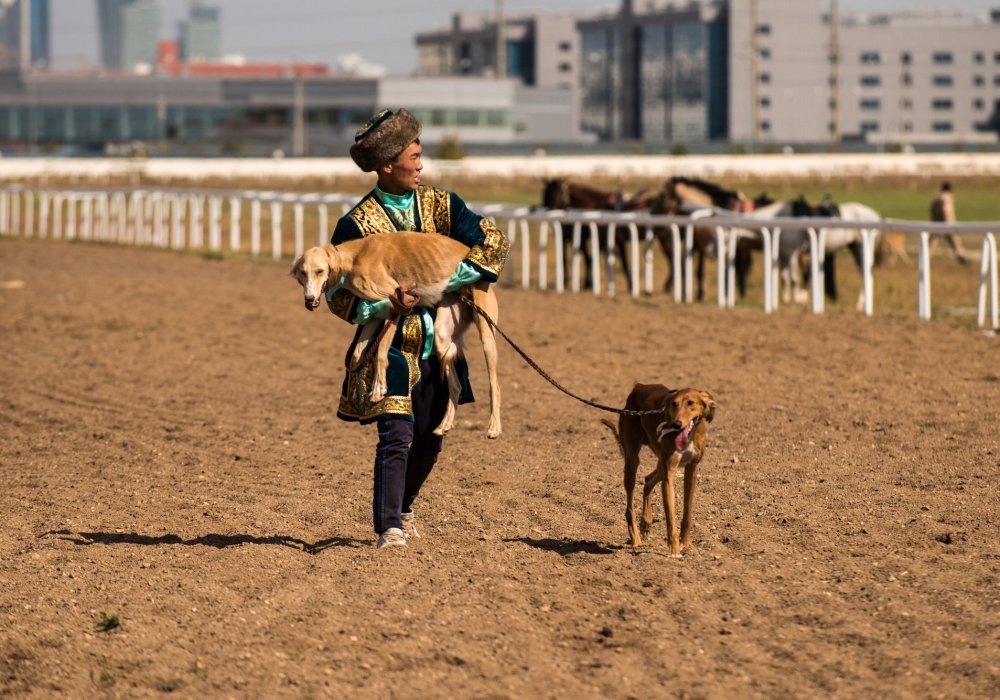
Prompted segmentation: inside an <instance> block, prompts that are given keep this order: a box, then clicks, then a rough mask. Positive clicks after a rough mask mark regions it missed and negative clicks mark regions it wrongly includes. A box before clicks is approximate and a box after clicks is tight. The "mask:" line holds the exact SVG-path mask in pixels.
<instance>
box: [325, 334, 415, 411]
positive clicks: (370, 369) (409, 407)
mask: <svg viewBox="0 0 1000 700" xmlns="http://www.w3.org/2000/svg"><path fill="white" fill-rule="evenodd" d="M402 333H403V338H402V342H401V343H400V347H399V349H400V351H401V352H402V353H403V358H404V359H405V360H406V366H407V370H408V372H409V377H408V379H409V389H408V391H407V394H406V396H386V397H385V398H383V399H382V400H381V401H379V402H378V403H377V404H374V405H372V404H371V403H370V402H369V400H368V396H369V395H370V393H371V386H372V382H373V381H374V379H375V363H374V362H369V363H368V364H367V365H365V366H364V367H363V368H361V369H360V370H359V371H356V372H351V371H348V373H347V386H346V388H345V389H344V394H343V395H342V396H341V397H340V407H339V408H338V412H339V413H340V414H341V415H344V416H347V417H349V418H357V419H360V420H367V419H369V418H377V417H378V416H382V415H390V414H391V415H405V416H409V415H412V414H413V400H412V398H411V397H412V395H413V387H414V386H416V384H417V382H418V381H420V354H421V353H422V352H423V347H424V324H423V322H421V320H420V315H419V314H413V315H411V316H407V317H406V318H405V319H404V320H403V330H402Z"/></svg>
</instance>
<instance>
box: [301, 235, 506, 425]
mask: <svg viewBox="0 0 1000 700" xmlns="http://www.w3.org/2000/svg"><path fill="white" fill-rule="evenodd" d="M468 252H469V248H468V246H466V245H465V244H463V243H461V242H460V241H456V240H455V239H453V238H449V237H447V236H442V235H440V234H437V233H419V232H407V231H400V232H395V233H383V234H379V235H375V236H366V237H364V238H359V239H356V240H352V241H347V242H345V243H341V244H340V245H337V246H332V245H326V246H322V247H319V246H317V247H315V248H310V249H309V250H307V251H305V252H304V253H303V254H302V255H301V256H299V258H298V259H297V260H296V261H295V262H294V263H293V265H292V270H291V274H292V275H293V276H294V277H295V279H297V280H298V282H299V284H301V285H302V287H303V294H304V299H305V306H306V308H307V309H309V310H310V311H312V310H314V309H316V308H317V307H318V306H319V305H320V302H321V301H322V299H323V297H324V293H325V291H326V289H327V287H331V286H333V285H336V284H337V283H338V281H339V280H341V279H342V278H343V286H344V287H345V288H346V289H347V290H349V291H350V292H352V293H353V294H355V295H357V296H359V297H361V298H362V299H367V300H369V301H379V300H381V299H385V298H387V297H389V296H390V295H392V294H393V293H394V292H395V291H396V289H402V290H406V291H408V292H410V293H411V294H415V295H417V296H418V297H419V299H418V301H417V304H418V305H420V306H427V307H434V306H437V307H438V310H437V316H436V319H435V322H434V351H435V353H436V354H437V356H438V358H439V359H440V360H441V372H442V374H443V375H444V376H446V377H447V378H448V390H449V401H448V409H447V411H446V412H445V416H444V418H443V419H442V421H441V424H440V425H439V426H438V427H437V428H436V429H435V430H434V432H435V434H437V435H444V434H445V433H447V432H448V431H449V430H450V429H451V428H452V426H453V425H454V423H455V409H456V407H457V405H458V397H459V393H460V391H461V384H460V380H459V378H458V373H457V372H455V371H452V367H451V366H452V364H453V363H454V361H455V360H456V359H457V358H458V357H459V356H460V355H461V354H462V351H463V348H464V339H465V334H466V332H467V331H468V329H469V326H470V325H471V324H472V323H473V322H475V324H476V326H477V327H478V329H479V338H480V340H481V341H482V343H483V353H484V354H485V356H486V369H487V372H488V373H489V380H490V423H489V427H488V428H487V432H486V435H487V437H490V438H495V437H498V436H499V435H500V432H501V425H500V384H499V382H498V380H497V344H496V337H495V336H494V334H493V329H492V328H490V326H489V324H488V323H487V321H486V319H484V318H483V317H482V316H480V315H479V314H478V313H476V312H475V311H473V310H472V309H470V308H469V307H468V306H467V305H466V304H463V303H462V302H461V300H460V299H459V296H458V294H457V293H454V294H448V293H445V287H446V286H447V284H448V282H449V281H450V279H451V276H452V274H453V273H454V271H455V268H456V267H458V264H459V263H460V262H461V261H462V260H463V259H464V258H465V256H466V255H467V254H468ZM470 287H471V294H472V300H473V301H474V302H475V304H476V305H477V306H478V307H479V308H481V309H482V310H483V311H485V312H486V314H487V315H488V316H489V317H490V318H491V319H492V320H493V321H494V322H496V320H497V315H498V311H499V307H498V305H497V298H496V293H495V292H494V290H493V286H492V285H491V284H490V283H489V282H486V281H484V280H480V281H479V282H476V283H475V284H473V285H470ZM385 323H386V325H387V328H386V330H385V332H384V333H383V334H382V336H381V340H380V341H379V345H378V350H377V352H376V354H375V380H374V382H373V385H372V390H371V396H370V398H371V400H372V401H373V402H377V401H381V400H382V398H383V397H384V396H385V393H386V390H387V385H386V369H387V368H388V364H389V358H388V355H389V347H390V346H391V344H392V338H393V336H394V335H395V332H396V325H397V323H398V318H396V317H393V316H390V318H389V319H388V320H387V321H385ZM378 327H379V322H378V321H372V322H369V323H368V324H366V325H365V328H364V330H363V331H362V335H361V337H360V338H359V339H358V343H357V344H356V347H355V352H354V356H353V358H352V361H351V363H350V369H351V370H352V371H353V370H356V369H357V368H358V365H359V364H360V363H361V359H362V355H363V354H364V350H365V347H366V346H367V345H368V342H369V341H370V339H371V338H372V336H374V335H375V331H376V329H377V328H378Z"/></svg>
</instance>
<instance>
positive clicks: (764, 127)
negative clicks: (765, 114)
mask: <svg viewBox="0 0 1000 700" xmlns="http://www.w3.org/2000/svg"><path fill="white" fill-rule="evenodd" d="M760 130H761V131H770V130H771V122H769V121H767V120H764V121H762V122H761V123H760Z"/></svg>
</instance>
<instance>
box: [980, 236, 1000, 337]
mask: <svg viewBox="0 0 1000 700" xmlns="http://www.w3.org/2000/svg"><path fill="white" fill-rule="evenodd" d="M987 293H988V294H989V300H990V327H991V328H993V329H996V328H997V327H998V326H1000V309H998V301H1000V293H998V290H997V241H996V238H995V237H994V235H993V233H992V232H989V233H987V234H986V235H985V236H984V237H983V257H982V262H980V264H979V312H978V314H977V317H976V322H977V323H978V324H979V326H980V327H982V326H984V325H985V324H986V298H987Z"/></svg>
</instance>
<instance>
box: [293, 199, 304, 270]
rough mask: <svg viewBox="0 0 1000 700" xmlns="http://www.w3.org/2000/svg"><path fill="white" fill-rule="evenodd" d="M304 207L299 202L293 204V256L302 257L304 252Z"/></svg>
mask: <svg viewBox="0 0 1000 700" xmlns="http://www.w3.org/2000/svg"><path fill="white" fill-rule="evenodd" d="M304 207H305V205H304V204H302V202H301V201H297V202H295V255H296V257H298V256H299V255H302V251H304V250H305V229H304V222H305V211H304Z"/></svg>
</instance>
